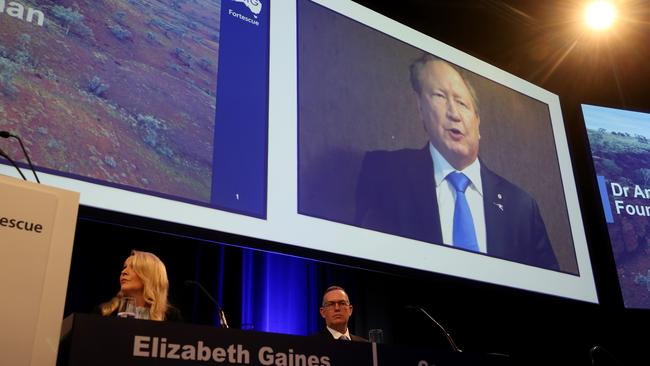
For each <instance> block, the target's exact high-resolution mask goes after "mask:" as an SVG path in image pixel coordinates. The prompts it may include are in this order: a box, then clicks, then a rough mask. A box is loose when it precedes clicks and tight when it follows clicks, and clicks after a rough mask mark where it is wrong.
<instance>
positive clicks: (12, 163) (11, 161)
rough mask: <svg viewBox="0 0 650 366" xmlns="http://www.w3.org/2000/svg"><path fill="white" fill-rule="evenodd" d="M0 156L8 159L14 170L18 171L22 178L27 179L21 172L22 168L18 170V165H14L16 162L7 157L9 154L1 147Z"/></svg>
mask: <svg viewBox="0 0 650 366" xmlns="http://www.w3.org/2000/svg"><path fill="white" fill-rule="evenodd" d="M0 156H2V157H3V158H5V159H7V160H9V162H10V163H11V165H13V166H14V168H16V170H17V171H18V173H20V176H21V177H23V180H27V178H25V174H23V172H22V170H20V168H19V167H18V165H16V162H15V161H13V160H12V159H11V158H10V157H9V155H7V153H5V152H4V151H3V150H2V149H0Z"/></svg>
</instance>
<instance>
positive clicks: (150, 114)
mask: <svg viewBox="0 0 650 366" xmlns="http://www.w3.org/2000/svg"><path fill="white" fill-rule="evenodd" d="M224 3H226V4H227V6H222V2H221V1H218V0H217V1H215V0H198V1H153V0H135V1H83V2H77V1H30V2H25V3H20V2H5V1H2V2H0V5H2V6H1V7H0V10H1V11H2V12H1V13H0V17H1V18H2V21H1V22H0V73H1V75H0V80H1V88H2V90H0V92H1V96H0V98H1V101H2V109H0V129H3V130H7V131H11V132H12V133H15V134H17V135H19V136H20V137H21V138H23V139H24V140H25V141H28V142H29V151H30V153H31V158H32V160H33V161H34V164H35V165H36V166H37V167H39V168H40V169H43V170H45V171H48V172H51V173H53V174H59V175H63V176H67V177H74V178H77V179H82V180H86V181H89V182H94V183H98V184H103V185H108V186H112V187H118V188H120V189H126V190H132V191H136V192H144V193H147V194H151V195H156V196H160V197H166V198H170V199H175V200H180V201H185V202H191V203H194V204H198V205H205V206H209V207H217V208H222V209H226V210H230V211H234V212H242V213H246V214H250V215H253V216H258V217H264V216H265V196H266V187H265V186H264V183H263V182H265V181H266V133H267V93H266V90H267V68H268V66H267V59H268V57H267V53H268V49H267V43H268V30H267V24H268V21H267V20H266V19H265V16H264V15H258V14H259V11H260V9H257V8H256V7H254V6H251V5H249V4H247V3H246V2H231V1H225V2H224ZM265 10H268V9H265ZM264 14H268V11H267V12H265V13H264ZM258 16H259V17H260V19H259V20H258ZM242 85H246V88H245V89H242ZM244 108H245V109H244ZM242 109H244V110H245V112H242ZM242 113H244V114H245V117H246V121H245V122H241V121H240V119H241V117H242ZM215 116H216V118H215ZM244 125H245V126H244ZM242 129H244V130H246V131H247V141H249V142H251V146H250V147H249V148H248V149H247V150H243V149H241V148H239V147H238V146H237V144H236V143H237V142H239V141H240V139H239V136H240V135H241V130H242ZM6 150H7V151H8V152H10V155H11V156H14V157H21V156H22V152H20V150H18V149H16V147H15V146H14V147H11V146H10V147H7V148H6ZM237 150H242V151H241V154H240V155H239V157H238V158H239V159H241V160H240V161H239V162H238V163H237V165H236V166H235V165H234V164H232V162H231V160H232V159H231V158H228V157H229V156H231V155H225V154H223V152H224V151H227V152H229V153H230V152H233V151H234V152H235V153H236V152H238V151H237ZM241 163H246V164H243V165H240V164H241ZM242 166H246V167H247V168H242ZM250 178H255V181H256V185H255V186H251V184H250V183H249V181H250Z"/></svg>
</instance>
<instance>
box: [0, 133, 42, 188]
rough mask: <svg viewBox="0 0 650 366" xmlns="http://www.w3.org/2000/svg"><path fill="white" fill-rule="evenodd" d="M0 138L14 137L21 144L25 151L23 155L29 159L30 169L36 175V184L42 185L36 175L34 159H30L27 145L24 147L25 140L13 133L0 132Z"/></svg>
mask: <svg viewBox="0 0 650 366" xmlns="http://www.w3.org/2000/svg"><path fill="white" fill-rule="evenodd" d="M0 137H3V138H9V137H13V138H15V139H16V140H18V143H20V148H21V149H22V150H23V154H25V157H26V158H27V163H29V169H31V171H32V174H34V178H36V182H37V183H41V181H40V180H39V179H38V175H36V169H34V164H32V159H30V158H29V154H28V153H27V149H25V145H23V140H22V139H21V138H20V136H18V135H16V134H13V133H11V132H7V131H0ZM21 175H22V173H21ZM23 178H25V177H24V176H23ZM25 180H27V179H25Z"/></svg>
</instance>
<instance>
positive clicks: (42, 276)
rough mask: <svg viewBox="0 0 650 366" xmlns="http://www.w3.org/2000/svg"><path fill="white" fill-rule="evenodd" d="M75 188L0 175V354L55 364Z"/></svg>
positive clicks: (10, 359)
mask: <svg viewBox="0 0 650 366" xmlns="http://www.w3.org/2000/svg"><path fill="white" fill-rule="evenodd" d="M78 207H79V194H78V193H76V192H71V191H66V190H62V189H59V188H53V187H49V186H44V185H41V184H35V183H31V182H26V181H22V180H18V179H15V178H10V177H7V176H2V175H0V294H2V301H0V329H2V332H1V335H0V355H2V363H3V364H6V365H16V366H18V365H21V366H22V365H54V364H55V363H56V353H57V349H58V344H59V335H60V329H61V322H62V318H63V307H64V305H65V293H66V289H67V283H68V273H69V271H70V260H71V256H72V244H73V241H74V230H75V226H76V221H77V210H78Z"/></svg>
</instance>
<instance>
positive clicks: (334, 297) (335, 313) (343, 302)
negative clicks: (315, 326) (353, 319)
mask: <svg viewBox="0 0 650 366" xmlns="http://www.w3.org/2000/svg"><path fill="white" fill-rule="evenodd" d="M320 315H321V316H322V317H323V319H325V325H326V327H325V329H323V330H322V331H320V332H319V333H317V334H316V335H318V336H320V337H323V338H327V339H338V340H347V341H349V340H352V341H359V342H368V340H367V339H365V338H363V337H359V336H356V335H354V334H351V333H350V330H349V329H348V320H349V319H350V316H351V315H352V304H350V299H349V298H348V294H347V293H346V292H345V290H344V289H343V288H342V287H339V286H330V287H328V288H327V290H325V293H324V294H323V303H322V305H321V307H320Z"/></svg>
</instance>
